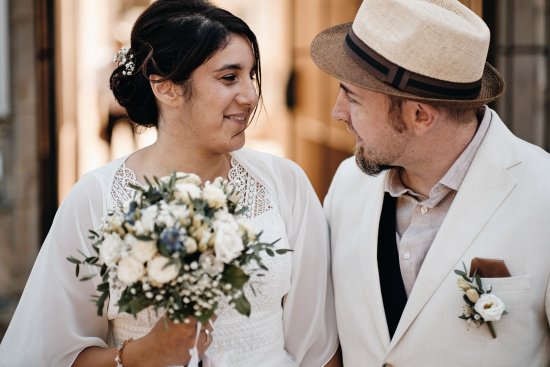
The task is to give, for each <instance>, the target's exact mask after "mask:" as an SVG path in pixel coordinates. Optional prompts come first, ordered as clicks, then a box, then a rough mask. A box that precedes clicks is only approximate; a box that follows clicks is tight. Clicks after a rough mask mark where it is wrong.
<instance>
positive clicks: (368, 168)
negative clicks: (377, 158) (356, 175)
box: [355, 145, 394, 176]
mask: <svg viewBox="0 0 550 367" xmlns="http://www.w3.org/2000/svg"><path fill="white" fill-rule="evenodd" d="M355 162H356V163H357V165H358V166H359V168H360V169H361V171H362V172H363V173H366V174H367V175H369V176H378V175H379V174H380V173H382V172H384V171H386V170H388V169H390V168H393V167H394V166H392V165H389V164H384V163H380V162H374V161H369V160H367V158H366V157H365V151H364V149H363V147H362V146H359V145H358V146H356V147H355Z"/></svg>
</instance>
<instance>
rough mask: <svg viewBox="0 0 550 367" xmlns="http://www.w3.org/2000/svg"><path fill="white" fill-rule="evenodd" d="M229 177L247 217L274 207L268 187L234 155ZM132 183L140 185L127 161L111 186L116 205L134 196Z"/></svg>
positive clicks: (120, 168) (118, 205)
mask: <svg viewBox="0 0 550 367" xmlns="http://www.w3.org/2000/svg"><path fill="white" fill-rule="evenodd" d="M227 177H228V179H229V181H230V182H232V183H233V184H234V185H235V186H236V187H237V190H239V191H240V192H241V198H240V200H239V205H240V206H241V207H244V206H246V207H247V210H246V211H245V213H244V215H245V216H246V217H247V218H249V219H250V218H255V217H257V216H259V215H262V214H264V213H266V212H268V211H270V210H272V209H273V204H272V203H271V200H270V199H269V195H268V194H267V189H266V187H265V186H264V185H262V184H261V183H260V182H259V181H258V180H257V179H256V178H254V177H253V176H252V175H251V174H250V173H248V171H247V170H246V169H245V168H244V167H243V166H242V165H241V164H240V163H239V161H237V160H236V159H235V158H233V157H231V168H230V169H229V173H228V174H227ZM130 184H132V185H139V182H138V181H137V179H136V174H135V173H134V171H132V170H131V169H130V168H128V167H127V166H126V163H122V165H121V166H120V167H119V168H118V170H117V171H116V173H115V177H114V179H113V185H112V187H111V197H112V198H113V202H114V205H115V206H116V207H120V206H122V204H123V203H124V202H125V201H127V200H130V199H132V198H133V197H134V189H133V188H132V187H131V186H130Z"/></svg>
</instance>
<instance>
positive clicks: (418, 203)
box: [311, 0, 550, 367]
mask: <svg viewBox="0 0 550 367" xmlns="http://www.w3.org/2000/svg"><path fill="white" fill-rule="evenodd" d="M489 38H490V35H489V29H488V28H487V26H486V25H485V23H484V22H483V21H482V20H481V19H480V18H479V17H478V16H477V15H475V14H474V13H473V12H472V11H470V10H469V9H468V8H467V7H465V6H463V5H462V4H460V3H459V2H458V1H453V0H437V1H436V0H432V1H427V0H422V1H421V0H364V1H363V3H362V5H361V7H360V9H359V12H358V13H357V16H356V18H355V21H354V22H353V24H351V23H348V24H341V25H337V26H335V27H333V28H330V29H327V30H325V31H324V32H322V33H320V34H319V35H318V36H317V37H316V38H315V39H314V41H313V43H312V46H311V54H312V58H313V60H314V62H315V63H316V64H317V66H318V67H319V68H321V69H322V70H324V71H325V72H327V73H329V74H330V75H332V76H334V77H335V78H337V79H339V80H340V91H339V94H338V97H337V100H336V104H335V106H334V109H333V112H332V115H333V117H334V119H336V120H339V121H342V122H344V123H345V124H346V125H347V127H348V130H349V131H350V132H352V133H353V134H355V136H356V141H357V145H356V154H355V161H354V160H353V159H348V160H346V161H345V162H343V163H342V165H341V166H340V168H339V169H338V172H337V173H336V175H335V177H334V179H333V182H332V185H331V188H330V190H329V193H328V195H327V197H326V200H325V209H326V213H327V216H328V219H329V222H330V226H331V240H332V249H333V278H334V286H335V287H334V288H335V297H336V311H337V319H338V331H339V335H340V341H341V346H342V351H343V357H344V365H345V366H350V367H356V366H406V367H410V366H412V367H415V366H440V365H445V366H460V367H464V366H480V367H481V366H495V367H497V366H498V367H502V366H523V367H525V366H533V367H534V366H549V365H550V364H549V363H550V362H549V361H550V327H549V317H550V289H549V287H550V282H549V280H550V222H549V219H548V216H549V214H550V155H548V154H547V153H546V152H544V151H543V150H542V149H540V148H538V147H535V146H533V145H530V144H528V143H526V142H524V141H522V140H520V139H519V138H517V137H515V136H514V135H513V134H512V133H511V132H510V131H509V130H508V129H507V128H506V126H505V124H504V123H503V122H502V121H501V119H500V118H499V116H498V115H497V114H496V112H495V111H493V110H491V109H490V108H488V107H487V106H486V104H487V103H488V102H490V101H493V100H495V99H496V98H497V97H499V96H500V95H501V94H502V92H503V90H504V81H503V80H502V77H501V76H500V74H499V73H498V71H497V70H496V69H494V68H493V67H492V66H491V65H489V64H487V63H486V61H485V59H486V55H487V50H488V47H489ZM464 268H466V270H465V269H464ZM454 270H459V271H464V273H462V275H464V277H461V278H460V279H462V280H461V281H460V283H457V281H458V279H459V276H458V275H457V274H456V273H455V272H454ZM474 274H476V275H478V276H480V278H479V280H480V283H481V284H478V283H477V282H475V281H468V280H470V279H472V278H471V277H472V276H473V275H474ZM459 285H460V287H459ZM480 286H481V287H482V288H483V291H482V289H480ZM488 290H492V292H491V293H490V295H488V294H483V293H484V292H486V291H488ZM503 310H505V311H506V312H503ZM459 316H461V318H459ZM489 326H491V327H489Z"/></svg>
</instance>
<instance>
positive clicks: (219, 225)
mask: <svg viewBox="0 0 550 367" xmlns="http://www.w3.org/2000/svg"><path fill="white" fill-rule="evenodd" d="M235 224H236V223H235ZM213 227H214V252H215V253H216V258H217V259H218V260H219V261H222V262H224V263H229V262H231V261H232V260H233V259H235V258H236V257H237V256H239V255H240V254H241V252H242V251H243V250H244V245H243V240H242V238H241V236H240V235H239V230H238V227H237V228H235V226H234V225H232V224H231V223H227V222H222V221H217V220H215V221H214V224H213Z"/></svg>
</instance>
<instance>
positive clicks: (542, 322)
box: [325, 111, 550, 367]
mask: <svg viewBox="0 0 550 367" xmlns="http://www.w3.org/2000/svg"><path fill="white" fill-rule="evenodd" d="M490 112H491V114H492V116H491V125H490V127H489V131H488V132H487V135H486V136H485V139H484V141H483V143H482V145H481V146H480V148H479V150H478V152H477V154H476V156H475V158H474V160H473V162H472V165H471V167H470V169H469V171H468V173H467V175H466V177H465V178H464V181H463V183H462V185H461V187H460V189H459V190H458V193H457V195H456V197H455V199H454V202H453V204H452V206H451V208H450V209H449V212H448V214H447V216H446V218H445V220H444V222H443V224H442V225H441V228H440V230H439V232H438V234H437V236H436V238H435V239H434V242H433V244H432V246H431V248H430V250H429V252H428V254H427V256H426V259H425V261H424V263H423V265H422V268H421V269H420V273H419V275H418V278H417V280H416V283H415V285H414V288H413V290H412V292H411V294H410V297H409V299H408V302H407V305H406V307H405V310H404V311H403V315H402V317H401V320H400V322H399V325H398V327H397V330H396V332H395V335H394V337H393V339H392V340H391V341H390V337H389V333H388V328H387V325H386V319H385V315H384V306H383V303H382V298H381V293H380V283H379V278H378V268H377V260H376V251H377V250H376V249H377V236H378V224H379V218H380V211H381V208H382V200H383V196H384V184H385V180H386V177H387V174H386V173H384V174H381V175H380V176H378V177H374V178H373V177H369V176H367V175H365V174H363V173H361V172H360V171H359V169H358V168H357V167H356V165H355V162H354V160H353V159H348V160H346V161H344V162H343V163H342V165H341V166H340V167H339V169H338V171H337V173H336V175H335V177H334V179H333V182H332V185H331V187H330V190H329V193H328V195H327V197H326V199H325V211H326V214H327V216H328V220H329V222H330V227H331V241H332V251H333V280H334V288H335V297H336V312H337V321H338V332H339V336H340V342H341V345H342V350H343V356H344V365H345V367H362V366H368V367H371V366H382V365H384V364H385V363H388V366H391V365H393V366H397V367H400V366H406V367H415V366H445V367H451V366H457V367H458V366H459V367H466V366H475V367H489V366H492V367H504V366H511V367H512V366H513V367H519V366H522V367H531V366H532V367H535V366H537V367H539V366H550V327H549V323H550V322H549V319H550V284H549V279H550V155H549V154H547V153H546V152H544V151H543V150H542V149H540V148H538V147H535V146H533V145H531V144H528V143H526V142H524V141H522V140H520V139H519V138H517V137H515V136H514V135H512V133H511V132H510V131H509V130H508V129H507V128H506V127H505V125H504V124H503V122H502V121H501V120H500V118H499V117H498V115H497V114H496V113H495V112H494V111H490ZM474 257H484V258H495V259H503V260H504V261H505V263H506V265H507V267H508V269H509V270H510V273H511V275H512V277H510V278H493V279H483V283H484V285H486V286H487V285H491V286H492V287H493V294H495V295H497V296H498V297H500V298H501V299H502V300H503V301H504V303H505V305H506V309H507V312H508V314H506V315H504V316H503V317H502V319H501V320H500V321H497V322H494V326H495V329H496V333H497V338H496V339H493V338H492V337H491V334H490V332H489V330H488V328H487V326H486V325H483V326H482V327H480V328H476V327H475V326H474V327H472V328H470V329H469V330H468V328H467V324H466V321H464V320H461V319H459V318H458V316H459V315H460V314H461V312H462V307H463V305H464V300H463V299H462V295H463V292H462V291H461V290H460V289H459V288H458V287H457V285H456V279H457V276H456V274H454V272H453V270H454V269H458V268H462V263H463V262H464V263H466V265H467V266H469V264H470V261H471V259H472V258H474Z"/></svg>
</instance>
